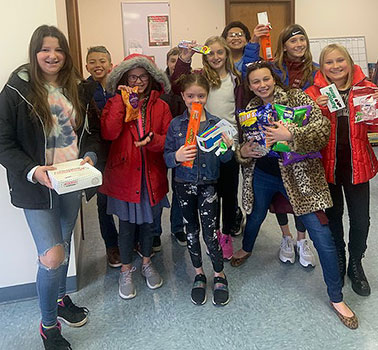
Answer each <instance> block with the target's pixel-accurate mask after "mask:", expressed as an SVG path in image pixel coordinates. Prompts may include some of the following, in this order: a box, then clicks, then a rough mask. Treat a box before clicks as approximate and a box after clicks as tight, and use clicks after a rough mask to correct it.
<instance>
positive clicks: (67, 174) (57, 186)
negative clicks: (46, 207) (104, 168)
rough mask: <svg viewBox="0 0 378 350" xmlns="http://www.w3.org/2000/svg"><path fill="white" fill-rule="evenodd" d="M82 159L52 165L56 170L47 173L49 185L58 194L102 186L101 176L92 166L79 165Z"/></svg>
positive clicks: (86, 164)
mask: <svg viewBox="0 0 378 350" xmlns="http://www.w3.org/2000/svg"><path fill="white" fill-rule="evenodd" d="M81 161H82V159H76V160H71V161H69V162H64V163H59V164H53V166H54V167H55V168H56V170H51V171H48V172H47V173H48V175H49V178H50V180H51V184H52V185H53V188H54V190H55V191H56V192H57V193H58V194H63V193H69V192H73V191H78V190H83V189H85V188H90V187H94V186H99V185H101V184H102V174H101V172H100V171H99V170H97V169H96V168H95V167H93V166H92V165H90V164H88V163H85V164H83V165H80V162H81Z"/></svg>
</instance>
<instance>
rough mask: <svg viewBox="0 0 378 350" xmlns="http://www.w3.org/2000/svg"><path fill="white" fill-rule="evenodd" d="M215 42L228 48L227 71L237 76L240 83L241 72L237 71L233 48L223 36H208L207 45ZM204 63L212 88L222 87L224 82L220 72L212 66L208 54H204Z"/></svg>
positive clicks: (204, 69)
mask: <svg viewBox="0 0 378 350" xmlns="http://www.w3.org/2000/svg"><path fill="white" fill-rule="evenodd" d="M215 43H218V44H219V45H221V46H223V48H224V49H225V50H226V64H225V65H226V71H227V72H229V73H232V74H233V75H235V76H236V79H237V81H238V83H240V74H239V72H237V71H236V69H235V66H234V60H233V59H232V54H231V49H230V48H229V47H228V45H227V43H226V40H225V39H224V38H222V37H221V36H211V37H210V38H208V39H207V40H206V42H205V45H206V46H210V45H213V44H215ZM202 64H203V72H204V75H205V78H206V79H207V80H208V82H209V83H210V86H211V87H212V88H217V89H218V88H220V86H221V84H222V82H221V79H220V76H219V74H218V72H217V71H216V70H215V69H213V68H211V67H210V64H209V62H208V61H207V56H206V55H203V56H202Z"/></svg>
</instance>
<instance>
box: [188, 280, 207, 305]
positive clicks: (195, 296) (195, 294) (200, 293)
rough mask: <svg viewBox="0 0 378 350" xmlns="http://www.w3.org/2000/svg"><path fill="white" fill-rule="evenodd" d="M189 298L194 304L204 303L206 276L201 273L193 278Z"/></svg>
mask: <svg viewBox="0 0 378 350" xmlns="http://www.w3.org/2000/svg"><path fill="white" fill-rule="evenodd" d="M191 299H192V303H193V304H195V305H203V304H205V303H206V276H205V275H203V274H201V273H200V274H198V275H196V277H195V278H194V283H193V288H192V293H191Z"/></svg>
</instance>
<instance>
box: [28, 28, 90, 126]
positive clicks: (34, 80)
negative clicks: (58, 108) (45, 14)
mask: <svg viewBox="0 0 378 350" xmlns="http://www.w3.org/2000/svg"><path fill="white" fill-rule="evenodd" d="M45 37H53V38H56V39H58V42H59V46H60V48H61V49H62V52H63V53H64V56H65V61H64V64H63V67H62V68H61V70H60V71H59V73H58V79H57V83H58V85H59V86H60V87H61V88H62V89H63V93H64V95H65V96H66V97H67V99H68V100H69V101H70V102H71V103H72V105H73V109H74V111H75V112H76V116H75V124H76V129H78V128H79V127H80V126H81V125H82V124H83V119H84V118H83V114H82V106H81V104H80V100H79V94H78V79H80V76H79V74H78V72H77V70H76V69H75V68H74V65H73V61H72V57H71V54H70V51H69V47H68V42H67V39H66V38H65V36H64V34H63V33H62V32H61V31H60V30H59V29H58V28H56V27H54V26H47V25H42V26H40V27H38V28H37V29H36V30H35V31H34V33H33V35H32V37H31V39H30V44H29V60H30V67H29V74H30V84H31V93H30V96H29V97H30V100H31V102H32V104H33V107H34V113H35V114H36V115H38V116H39V117H40V118H41V119H42V122H43V125H44V127H45V129H46V132H47V133H49V132H50V130H51V129H52V127H53V119H52V115H51V110H50V106H49V103H48V100H47V97H48V93H47V90H46V88H45V84H46V81H45V79H44V78H43V74H42V70H41V68H40V66H39V64H38V61H37V53H38V52H39V51H40V50H41V48H42V45H43V39H44V38H45Z"/></svg>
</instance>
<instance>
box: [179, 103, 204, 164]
mask: <svg viewBox="0 0 378 350" xmlns="http://www.w3.org/2000/svg"><path fill="white" fill-rule="evenodd" d="M202 109H203V107H202V105H201V104H200V103H192V110H191V112H190V116H189V123H188V130H187V132H186V137H185V147H186V146H191V145H195V144H196V143H197V142H196V136H197V134H198V130H199V127H200V120H201V114H202ZM193 162H194V161H193V160H190V161H185V162H182V163H181V165H182V166H186V167H188V168H193Z"/></svg>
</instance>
